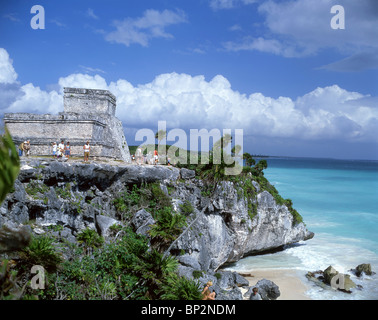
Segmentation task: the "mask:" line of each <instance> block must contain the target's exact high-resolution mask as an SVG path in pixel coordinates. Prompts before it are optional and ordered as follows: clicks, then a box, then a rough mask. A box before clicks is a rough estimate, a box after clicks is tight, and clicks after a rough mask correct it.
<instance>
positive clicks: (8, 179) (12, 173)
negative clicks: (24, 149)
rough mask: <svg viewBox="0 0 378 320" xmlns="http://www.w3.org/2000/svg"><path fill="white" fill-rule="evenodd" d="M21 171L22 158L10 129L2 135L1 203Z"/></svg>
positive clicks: (0, 143) (0, 158)
mask: <svg viewBox="0 0 378 320" xmlns="http://www.w3.org/2000/svg"><path fill="white" fill-rule="evenodd" d="M19 171H20V159H19V157H18V153H17V149H16V147H15V145H14V143H13V141H12V137H11V135H10V134H9V131H8V130H7V129H6V128H5V134H4V135H1V136H0V204H1V202H3V200H4V199H5V196H6V195H7V193H8V192H10V191H11V190H12V188H13V184H14V181H15V180H16V178H17V175H18V172H19Z"/></svg>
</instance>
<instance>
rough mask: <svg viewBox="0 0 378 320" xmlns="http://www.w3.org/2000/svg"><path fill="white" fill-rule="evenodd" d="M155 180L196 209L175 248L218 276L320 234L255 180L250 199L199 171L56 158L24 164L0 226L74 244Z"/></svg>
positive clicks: (186, 262) (143, 216)
mask: <svg viewBox="0 0 378 320" xmlns="http://www.w3.org/2000/svg"><path fill="white" fill-rule="evenodd" d="M151 182H159V183H160V187H161V188H162V190H163V191H164V192H165V193H166V194H169V196H170V197H171V198H172V202H173V206H174V208H175V209H176V210H177V211H180V210H182V206H181V204H183V203H185V202H190V204H191V205H192V208H193V211H192V212H191V213H190V215H189V216H188V224H190V223H191V222H193V224H192V225H191V227H190V228H188V230H187V231H186V232H185V234H184V235H183V236H182V237H181V238H180V239H179V240H178V241H177V242H176V243H175V245H174V246H173V248H172V250H171V252H172V253H175V252H176V253H177V254H178V255H179V260H180V262H181V264H182V265H183V266H184V268H185V267H186V268H190V269H196V270H203V271H214V270H217V269H218V268H219V267H221V266H222V265H224V264H225V263H229V262H234V261H237V260H239V259H241V258H242V257H243V256H246V255H248V254H252V253H258V252H263V251H266V250H271V249H275V248H279V247H281V246H283V245H287V244H290V243H294V242H298V241H301V240H306V239H309V238H311V237H312V236H313V233H311V232H309V231H308V230H307V229H306V227H305V225H304V224H303V223H296V222H295V221H294V218H293V216H292V214H291V213H290V211H289V210H288V208H287V207H286V206H284V205H278V204H277V203H276V202H275V200H274V198H273V196H272V195H271V194H269V193H268V192H267V191H261V189H260V186H259V185H258V184H257V183H256V182H255V181H253V186H254V188H253V189H252V192H251V194H249V195H248V194H247V195H246V194H245V192H244V193H243V192H241V189H240V188H241V186H240V184H236V183H234V182H229V181H223V182H222V183H219V184H218V185H217V187H216V189H215V190H214V191H213V192H212V193H211V194H210V193H209V192H207V191H206V186H205V185H204V182H203V181H201V180H198V179H196V178H195V176H194V171H190V170H187V169H178V168H174V167H168V166H144V165H143V166H137V165H119V166H116V165H109V164H82V163H62V162H57V161H52V160H28V162H27V163H26V162H23V163H22V167H21V171H20V174H19V177H18V179H17V181H16V183H15V190H14V192H13V193H11V194H9V195H8V196H7V198H6V200H5V201H4V203H3V204H2V205H1V207H0V227H1V226H2V225H10V226H15V225H17V224H32V225H33V227H34V232H36V233H43V232H45V231H46V230H47V228H48V227H49V226H55V225H61V226H62V229H63V231H61V232H60V234H61V236H62V237H65V238H66V239H68V240H69V241H75V235H76V234H77V233H78V232H79V231H80V230H82V229H84V228H86V227H89V228H93V229H97V230H98V231H99V232H100V233H101V232H102V233H105V231H104V230H106V228H107V226H109V225H111V224H112V223H114V222H117V221H119V220H121V218H122V217H120V216H119V214H118V213H117V210H116V208H115V205H114V201H113V200H114V199H115V198H116V197H117V196H118V195H119V194H120V193H121V192H123V191H124V190H126V188H127V187H130V186H131V185H133V184H136V185H138V186H141V185H143V184H145V183H151ZM248 197H249V200H248ZM252 205H253V206H254V208H256V209H255V211H254V212H253V214H252V212H251V206H252ZM104 217H106V218H104ZM134 218H135V219H134V220H135V221H136V222H135V223H134V224H133V226H134V228H135V229H138V232H141V233H146V230H148V225H149V224H151V223H152V222H153V219H152V218H151V215H149V214H148V213H147V212H143V211H142V212H138V215H135V217H134ZM113 219H114V220H113ZM31 222H32V223H31Z"/></svg>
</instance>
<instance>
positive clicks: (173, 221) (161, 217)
mask: <svg viewBox="0 0 378 320" xmlns="http://www.w3.org/2000/svg"><path fill="white" fill-rule="evenodd" d="M154 218H155V220H156V223H155V224H153V225H152V227H151V229H150V230H149V233H150V235H151V237H152V240H151V244H152V245H153V246H154V247H156V248H158V249H159V250H160V251H162V250H163V249H164V248H165V246H167V245H168V244H169V243H170V242H172V241H173V240H175V239H176V238H177V237H178V236H179V235H180V234H181V232H182V231H183V230H182V229H183V228H184V227H185V226H186V217H185V216H184V215H182V214H180V213H175V212H173V210H172V208H171V207H165V208H163V209H160V210H158V211H157V212H156V213H155V215H154Z"/></svg>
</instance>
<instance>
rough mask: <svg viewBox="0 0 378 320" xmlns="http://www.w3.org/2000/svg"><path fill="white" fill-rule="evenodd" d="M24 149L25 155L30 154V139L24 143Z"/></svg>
mask: <svg viewBox="0 0 378 320" xmlns="http://www.w3.org/2000/svg"><path fill="white" fill-rule="evenodd" d="M24 151H25V155H26V156H27V157H29V156H30V140H27V141H26V143H24Z"/></svg>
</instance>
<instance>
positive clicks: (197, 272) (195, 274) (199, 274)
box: [192, 270, 203, 279]
mask: <svg viewBox="0 0 378 320" xmlns="http://www.w3.org/2000/svg"><path fill="white" fill-rule="evenodd" d="M192 275H193V277H194V279H199V278H201V277H202V276H203V272H202V271H201V270H193V272H192Z"/></svg>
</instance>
